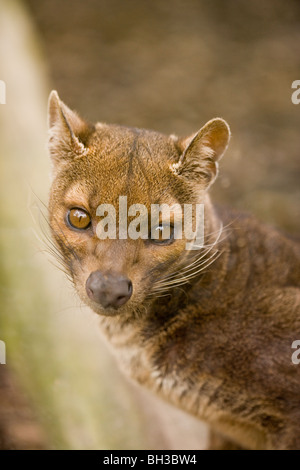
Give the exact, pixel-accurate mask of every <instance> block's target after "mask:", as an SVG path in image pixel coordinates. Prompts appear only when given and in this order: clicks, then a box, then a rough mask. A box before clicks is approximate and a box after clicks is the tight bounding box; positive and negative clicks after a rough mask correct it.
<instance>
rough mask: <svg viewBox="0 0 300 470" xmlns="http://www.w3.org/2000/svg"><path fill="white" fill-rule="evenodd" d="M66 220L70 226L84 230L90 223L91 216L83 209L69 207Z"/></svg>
mask: <svg viewBox="0 0 300 470" xmlns="http://www.w3.org/2000/svg"><path fill="white" fill-rule="evenodd" d="M67 220H68V222H69V224H70V225H71V227H73V228H77V229H78V230H86V229H87V228H89V226H90V225H91V217H90V215H89V214H88V212H86V211H85V210H83V209H78V208H74V209H70V210H69V212H68V214H67Z"/></svg>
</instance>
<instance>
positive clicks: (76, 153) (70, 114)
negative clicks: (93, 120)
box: [48, 90, 93, 168]
mask: <svg viewBox="0 0 300 470" xmlns="http://www.w3.org/2000/svg"><path fill="white" fill-rule="evenodd" d="M48 126H49V143H48V146H49V151H50V155H51V158H52V161H53V163H54V167H55V168H56V167H57V165H61V164H64V163H67V162H68V161H70V159H74V158H77V157H82V156H84V155H86V153H87V147H86V142H87V139H88V136H89V135H90V134H91V132H92V131H93V126H91V125H90V124H88V123H86V122H85V121H84V120H83V119H82V118H81V117H79V116H78V114H77V113H76V112H75V111H71V109H69V108H68V106H66V105H65V104H64V103H63V102H62V101H61V100H60V98H59V96H58V94H57V92H56V91H54V90H53V91H51V93H50V96H49V101H48Z"/></svg>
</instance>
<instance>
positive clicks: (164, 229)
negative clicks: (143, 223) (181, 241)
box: [151, 224, 174, 245]
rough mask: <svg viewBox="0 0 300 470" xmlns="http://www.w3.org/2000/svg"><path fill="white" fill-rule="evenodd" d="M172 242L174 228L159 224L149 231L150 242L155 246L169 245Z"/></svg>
mask: <svg viewBox="0 0 300 470" xmlns="http://www.w3.org/2000/svg"><path fill="white" fill-rule="evenodd" d="M173 241H174V227H173V226H172V225H169V224H160V225H157V226H156V227H153V228H152V229H151V242H152V243H155V244H157V245H169V244H170V243H172V242H173Z"/></svg>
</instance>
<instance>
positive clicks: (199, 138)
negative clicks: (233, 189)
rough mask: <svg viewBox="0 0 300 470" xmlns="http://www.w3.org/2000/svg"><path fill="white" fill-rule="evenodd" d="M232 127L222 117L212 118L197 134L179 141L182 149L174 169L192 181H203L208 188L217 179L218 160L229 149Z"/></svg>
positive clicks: (178, 144) (178, 143)
mask: <svg viewBox="0 0 300 470" xmlns="http://www.w3.org/2000/svg"><path fill="white" fill-rule="evenodd" d="M229 139H230V129H229V126H228V124H227V122H226V121H224V120H223V119H221V118H216V119H212V120H211V121H209V122H208V123H206V124H205V126H203V127H202V129H200V131H198V132H197V133H196V134H194V135H192V136H190V137H187V138H185V139H181V140H178V141H177V143H176V144H177V146H178V147H179V148H180V150H181V152H182V153H181V156H180V159H179V161H178V163H175V164H174V165H173V171H174V172H175V173H176V174H177V175H179V176H181V177H183V178H186V179H187V180H189V181H191V182H195V183H196V182H199V183H200V182H202V183H204V187H205V188H208V187H209V186H210V185H211V184H212V183H213V182H214V180H215V179H216V176H217V173H218V161H219V160H220V159H221V158H222V156H223V154H224V153H225V150H226V149H227V146H228V143H229Z"/></svg>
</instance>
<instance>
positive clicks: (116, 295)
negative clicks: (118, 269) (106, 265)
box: [85, 271, 132, 309]
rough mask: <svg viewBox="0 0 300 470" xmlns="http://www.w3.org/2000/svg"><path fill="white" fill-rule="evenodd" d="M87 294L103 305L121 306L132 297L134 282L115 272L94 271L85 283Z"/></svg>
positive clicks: (106, 306) (105, 306)
mask: <svg viewBox="0 0 300 470" xmlns="http://www.w3.org/2000/svg"><path fill="white" fill-rule="evenodd" d="M85 288H86V292H87V295H88V296H89V298H90V299H92V300H94V302H97V303H98V304H101V305H102V307H104V308H108V307H112V308H115V309H116V308H119V307H121V305H124V304H125V303H126V302H127V300H129V299H130V297H131V294H132V282H131V281H130V279H127V277H124V276H121V275H120V274H114V273H102V272H101V271H94V272H93V273H91V274H90V275H89V277H88V279H87V281H86V284H85Z"/></svg>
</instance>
